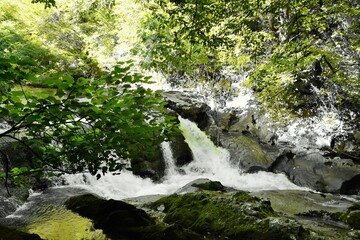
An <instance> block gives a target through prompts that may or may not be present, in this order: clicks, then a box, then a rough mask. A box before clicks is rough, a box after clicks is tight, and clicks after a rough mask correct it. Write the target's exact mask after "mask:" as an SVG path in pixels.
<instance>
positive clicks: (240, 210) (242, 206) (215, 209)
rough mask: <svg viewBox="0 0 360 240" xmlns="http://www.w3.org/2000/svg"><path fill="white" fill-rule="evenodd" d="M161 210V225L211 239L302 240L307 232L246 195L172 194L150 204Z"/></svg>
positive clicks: (240, 193)
mask: <svg viewBox="0 0 360 240" xmlns="http://www.w3.org/2000/svg"><path fill="white" fill-rule="evenodd" d="M151 208H153V209H164V213H165V214H166V215H165V217H164V222H165V223H168V224H175V225H179V226H182V227H184V228H186V229H190V230H192V231H194V232H196V233H198V234H201V235H203V236H207V237H209V238H210V239H305V237H306V236H308V234H309V233H308V231H307V230H305V229H304V228H302V227H301V225H300V224H298V223H297V222H296V221H294V220H288V219H286V218H282V217H280V216H278V214H276V213H275V212H274V210H273V209H272V207H271V205H270V202H269V201H264V200H261V199H259V198H257V197H253V196H250V195H249V194H248V193H246V192H241V191H240V192H236V193H232V194H223V193H219V192H209V191H198V192H194V193H188V194H184V195H171V196H168V197H164V198H162V199H160V200H158V201H156V202H155V203H153V204H151Z"/></svg>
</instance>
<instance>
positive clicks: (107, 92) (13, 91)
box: [0, 1, 177, 185]
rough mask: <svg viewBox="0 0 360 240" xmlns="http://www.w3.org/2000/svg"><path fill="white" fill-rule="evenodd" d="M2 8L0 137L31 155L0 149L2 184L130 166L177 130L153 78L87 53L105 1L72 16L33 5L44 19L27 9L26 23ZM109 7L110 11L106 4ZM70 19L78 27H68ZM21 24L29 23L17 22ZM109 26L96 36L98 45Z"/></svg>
mask: <svg viewBox="0 0 360 240" xmlns="http://www.w3.org/2000/svg"><path fill="white" fill-rule="evenodd" d="M34 2H42V3H45V4H50V5H45V6H47V7H50V6H54V4H55V2H54V1H34ZM19 4H20V3H19ZM77 4H79V7H80V6H82V5H81V3H80V2H77ZM0 7H1V9H2V10H4V11H2V12H3V13H2V14H0V19H1V30H0V50H1V52H0V79H1V81H0V123H1V128H2V129H1V131H0V142H1V143H2V144H1V146H4V145H3V144H4V143H6V144H12V145H13V146H15V149H19V150H20V151H23V150H24V149H25V150H27V151H29V152H30V153H31V156H32V157H31V159H27V160H29V162H23V163H21V164H23V165H16V164H15V163H14V159H11V157H10V154H9V153H8V152H7V151H6V150H5V149H4V148H0V159H1V164H0V166H1V167H2V169H1V170H2V171H1V173H0V177H1V178H3V179H4V180H5V183H6V184H10V183H11V184H18V185H25V184H26V180H27V178H28V177H29V176H32V177H34V176H35V175H42V174H44V173H45V174H53V173H56V174H57V173H60V174H61V173H77V172H90V173H91V174H93V175H97V177H98V178H100V177H101V176H102V174H105V173H107V172H119V170H121V169H122V168H124V167H129V166H128V165H129V161H131V159H137V160H138V159H144V156H146V157H149V156H152V154H154V153H155V150H156V148H157V147H158V146H159V144H160V143H161V142H163V141H165V140H168V139H169V138H170V137H171V134H172V132H173V131H176V129H177V125H176V119H175V118H174V117H171V116H168V115H166V114H165V109H164V106H165V104H166V102H164V101H163V98H162V97H161V96H160V91H152V90H150V89H148V88H146V87H144V84H148V83H151V78H150V77H146V76H144V75H143V74H141V73H139V72H138V71H137V70H136V67H135V66H134V63H133V62H132V61H126V62H117V63H116V64H114V65H113V64H112V66H110V67H109V66H104V65H101V64H100V63H99V62H98V61H97V60H96V57H94V56H93V55H92V52H91V51H92V47H93V46H91V45H90V41H88V38H87V37H89V36H90V35H91V34H94V33H97V32H96V31H95V29H96V28H97V27H96V25H94V22H93V21H103V22H106V20H105V19H107V18H108V17H109V15H106V12H104V6H102V5H92V6H87V5H86V6H84V7H83V14H84V16H82V17H81V14H82V13H81V11H80V12H79V11H77V15H76V16H75V15H73V16H72V19H71V20H70V19H68V15H67V14H71V13H65V12H60V13H59V12H56V11H55V12H49V13H48V14H47V13H46V11H48V10H46V11H45V12H42V11H40V10H37V9H34V10H32V12H31V13H33V12H36V11H40V12H41V14H44V15H42V17H44V18H46V19H47V20H48V21H46V22H44V21H42V20H41V19H38V18H37V16H38V15H36V14H35V15H36V16H32V15H31V13H29V15H28V16H27V17H28V18H31V21H30V23H29V22H27V21H29V19H25V20H23V19H22V17H21V16H17V15H16V12H15V11H14V10H16V8H15V7H16V6H14V5H11V4H7V3H3V4H2V5H1V6H0ZM90 8H91V9H90ZM106 8H107V10H108V13H109V12H111V6H108V5H107V6H106ZM77 10H79V8H78V9H77ZM59 14H60V15H59ZM40 17H41V15H40ZM74 18H75V19H74ZM80 19H81V21H80ZM37 20H38V22H37ZM71 21H76V23H79V26H80V27H81V28H82V31H73V29H72V28H70V27H68V26H69V25H71V23H72V22H71ZM22 24H23V26H24V25H25V26H26V25H27V24H29V26H28V28H19V26H20V25H22ZM81 24H82V25H81ZM109 24H111V23H109ZM36 26H38V27H39V26H40V27H39V28H35V27H36ZM61 26H63V28H61ZM64 26H67V27H68V28H65V27H64ZM107 27H109V25H103V28H107ZM85 28H86V29H87V30H88V31H89V32H85V33H84V30H85ZM47 30H51V31H52V33H51V34H49V33H46V32H47ZM101 30H102V29H99V31H101ZM34 33H35V34H34ZM108 33H109V32H107V33H103V35H101V34H99V35H97V37H98V38H97V40H98V41H97V47H99V46H101V45H102V44H103V41H102V40H104V39H105V38H107V37H108V36H109V35H108V36H105V35H106V34H108ZM39 35H40V36H42V37H43V38H42V39H39V38H38V36H39ZM113 37H114V36H110V38H113ZM64 38H65V40H64ZM105 42H106V41H105ZM54 45H55V47H54ZM105 53H106V51H105Z"/></svg>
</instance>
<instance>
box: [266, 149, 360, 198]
mask: <svg viewBox="0 0 360 240" xmlns="http://www.w3.org/2000/svg"><path fill="white" fill-rule="evenodd" d="M271 170H272V171H273V172H276V173H285V174H286V175H287V176H288V177H289V179H290V180H291V181H293V182H294V183H295V184H297V185H299V186H304V187H309V188H311V189H314V190H317V191H322V192H329V193H340V190H341V188H342V186H343V184H344V182H346V181H349V180H350V179H352V178H353V177H355V176H357V175H359V173H360V166H359V165H356V164H354V163H353V161H352V160H350V159H341V158H334V159H329V158H325V157H324V156H322V155H321V154H320V153H319V152H312V153H308V152H302V153H296V154H295V155H291V154H288V153H287V154H286V153H285V154H283V155H281V156H279V157H278V158H277V160H276V161H275V163H274V164H273V165H272V166H271Z"/></svg>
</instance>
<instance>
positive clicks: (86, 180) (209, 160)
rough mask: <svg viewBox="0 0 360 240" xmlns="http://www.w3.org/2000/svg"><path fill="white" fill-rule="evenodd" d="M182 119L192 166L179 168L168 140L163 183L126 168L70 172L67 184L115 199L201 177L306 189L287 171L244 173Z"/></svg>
mask: <svg viewBox="0 0 360 240" xmlns="http://www.w3.org/2000/svg"><path fill="white" fill-rule="evenodd" d="M179 119H180V126H181V127H180V128H181V130H182V132H183V134H184V137H185V141H186V142H187V143H188V144H189V146H190V148H191V150H192V152H193V156H194V160H193V161H192V162H191V163H189V164H188V165H185V166H183V167H181V168H176V167H175V164H174V159H173V157H172V155H171V152H170V148H169V145H168V144H167V143H164V144H163V145H162V147H163V150H164V154H165V157H164V158H165V160H166V161H167V164H166V166H167V170H166V176H165V177H164V178H163V181H162V182H161V183H154V182H152V181H151V180H150V179H143V178H140V177H138V176H135V175H133V174H132V173H131V172H129V171H126V170H124V171H122V172H121V174H119V175H111V174H108V175H106V176H104V177H102V178H101V179H99V180H96V178H95V177H94V176H91V175H90V174H76V175H67V176H66V181H67V183H68V184H69V185H70V186H72V187H81V188H86V189H87V190H88V191H89V192H93V193H96V194H99V195H101V196H103V197H106V198H113V199H124V198H129V197H137V196H142V195H153V194H171V193H174V192H175V191H176V190H178V189H179V188H181V187H182V186H184V185H186V184H187V183H189V182H191V181H193V180H195V179H198V178H208V179H210V180H213V181H220V182H221V183H222V184H224V185H226V186H230V187H233V188H236V189H239V190H246V191H260V190H274V189H303V188H300V187H298V186H296V185H294V184H293V183H291V182H290V181H289V180H288V179H287V178H286V176H285V175H283V174H274V173H268V172H258V173H254V174H243V173H242V171H241V169H239V168H237V167H235V166H233V165H231V164H230V161H229V157H230V156H229V153H228V151H227V150H225V149H222V148H218V147H216V146H215V145H214V144H213V143H212V142H211V140H210V139H209V138H208V137H207V136H206V134H205V133H204V132H202V131H201V130H200V129H199V128H198V127H197V126H196V124H195V123H193V122H191V121H189V120H187V119H183V118H179ZM59 187H66V186H59Z"/></svg>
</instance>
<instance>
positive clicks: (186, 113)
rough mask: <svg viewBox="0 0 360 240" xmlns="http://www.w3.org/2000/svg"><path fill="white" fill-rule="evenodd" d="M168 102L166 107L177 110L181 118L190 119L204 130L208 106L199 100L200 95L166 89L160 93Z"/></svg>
mask: <svg viewBox="0 0 360 240" xmlns="http://www.w3.org/2000/svg"><path fill="white" fill-rule="evenodd" d="M161 95H162V96H163V97H164V99H165V100H166V101H167V102H168V104H167V107H168V108H170V109H172V110H174V111H175V112H177V113H178V114H179V115H180V116H182V117H183V118H187V119H190V120H191V121H193V122H195V123H197V124H198V126H199V128H200V129H202V130H204V129H205V128H206V127H207V126H208V122H209V118H211V117H210V115H209V113H208V112H209V110H210V107H209V106H208V105H207V104H206V103H204V102H201V101H199V98H201V97H200V96H195V95H191V94H190V93H186V92H178V91H168V92H163V93H162V94H161Z"/></svg>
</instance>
